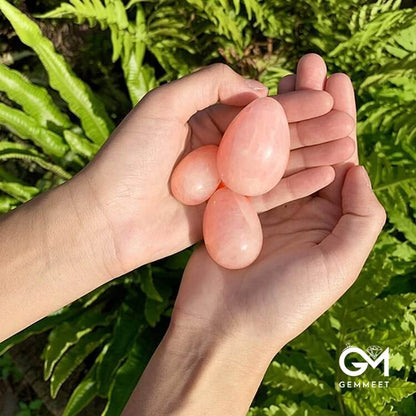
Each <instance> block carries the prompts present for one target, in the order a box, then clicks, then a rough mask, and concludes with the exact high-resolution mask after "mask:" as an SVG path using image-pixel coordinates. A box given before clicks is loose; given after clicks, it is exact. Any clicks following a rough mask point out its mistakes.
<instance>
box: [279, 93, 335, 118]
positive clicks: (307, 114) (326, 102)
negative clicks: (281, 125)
mask: <svg viewBox="0 0 416 416" xmlns="http://www.w3.org/2000/svg"><path fill="white" fill-rule="evenodd" d="M273 98H274V99H275V100H277V101H278V102H279V103H280V104H281V105H282V107H283V109H284V110H285V113H286V117H287V119H288V121H289V123H295V122H298V121H302V120H308V119H311V118H314V117H319V116H322V115H324V114H327V113H329V112H330V111H331V109H332V106H333V98H332V96H331V95H330V94H328V93H327V92H325V91H312V90H309V91H308V90H305V91H293V92H288V93H286V94H281V95H276V96H274V97H273Z"/></svg>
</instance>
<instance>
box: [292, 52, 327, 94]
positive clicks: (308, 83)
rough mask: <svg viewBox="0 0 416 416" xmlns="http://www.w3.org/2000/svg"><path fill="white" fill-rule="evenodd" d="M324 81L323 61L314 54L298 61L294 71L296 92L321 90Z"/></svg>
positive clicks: (324, 68) (324, 69)
mask: <svg viewBox="0 0 416 416" xmlns="http://www.w3.org/2000/svg"><path fill="white" fill-rule="evenodd" d="M325 81H326V65H325V61H324V60H323V59H322V58H321V57H320V56H319V55H317V54H315V53H308V54H307V55H305V56H302V58H300V59H299V62H298V67H297V69H296V90H323V89H324V86H325Z"/></svg>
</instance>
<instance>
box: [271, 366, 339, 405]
mask: <svg viewBox="0 0 416 416" xmlns="http://www.w3.org/2000/svg"><path fill="white" fill-rule="evenodd" d="M264 384H266V385H270V386H272V387H278V388H282V389H284V390H286V391H290V392H293V393H302V394H304V395H305V396H310V395H315V396H317V397H321V396H326V395H332V394H334V390H333V388H332V387H330V386H329V385H328V384H326V383H325V382H324V381H323V380H319V379H318V378H317V377H315V376H314V375H312V374H305V373H304V372H302V371H299V370H298V369H297V368H296V367H294V366H288V365H286V364H280V363H279V362H276V361H273V362H272V364H271V366H270V367H269V368H268V370H267V372H266V375H265V376H264Z"/></svg>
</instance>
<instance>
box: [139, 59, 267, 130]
mask: <svg viewBox="0 0 416 416" xmlns="http://www.w3.org/2000/svg"><path fill="white" fill-rule="evenodd" d="M266 95H267V88H266V87H265V86H264V85H263V84H261V83H260V82H258V81H254V80H246V79H244V78H243V77H242V76H240V75H238V74H237V73H236V72H234V71H233V70H232V69H231V68H230V67H229V66H227V65H224V64H213V65H210V66H207V67H206V68H203V69H201V70H199V71H197V72H194V73H192V74H190V75H187V76H186V77H183V78H181V79H179V80H177V81H173V82H170V83H168V84H165V85H163V86H161V87H159V88H156V89H154V90H153V91H151V92H150V93H149V94H147V95H146V96H145V97H144V99H143V100H142V101H141V102H140V103H139V104H138V106H137V110H138V111H140V113H141V114H142V115H144V116H145V117H150V118H156V119H157V118H165V119H166V118H170V119H175V120H178V121H180V122H182V123H186V122H187V121H188V120H189V118H190V117H191V116H192V115H194V114H195V113H196V112H197V111H199V110H202V109H204V108H206V107H209V106H210V105H212V104H215V103H217V102H218V101H219V102H222V103H224V104H229V105H236V106H244V105H247V104H248V103H250V102H251V101H253V100H254V99H256V98H258V97H265V96H266Z"/></svg>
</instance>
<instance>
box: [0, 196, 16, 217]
mask: <svg viewBox="0 0 416 416" xmlns="http://www.w3.org/2000/svg"><path fill="white" fill-rule="evenodd" d="M17 205H19V201H18V200H17V199H16V198H13V197H11V196H8V195H0V214H5V213H6V212H9V211H11V210H12V209H14V208H16V207H17Z"/></svg>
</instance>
